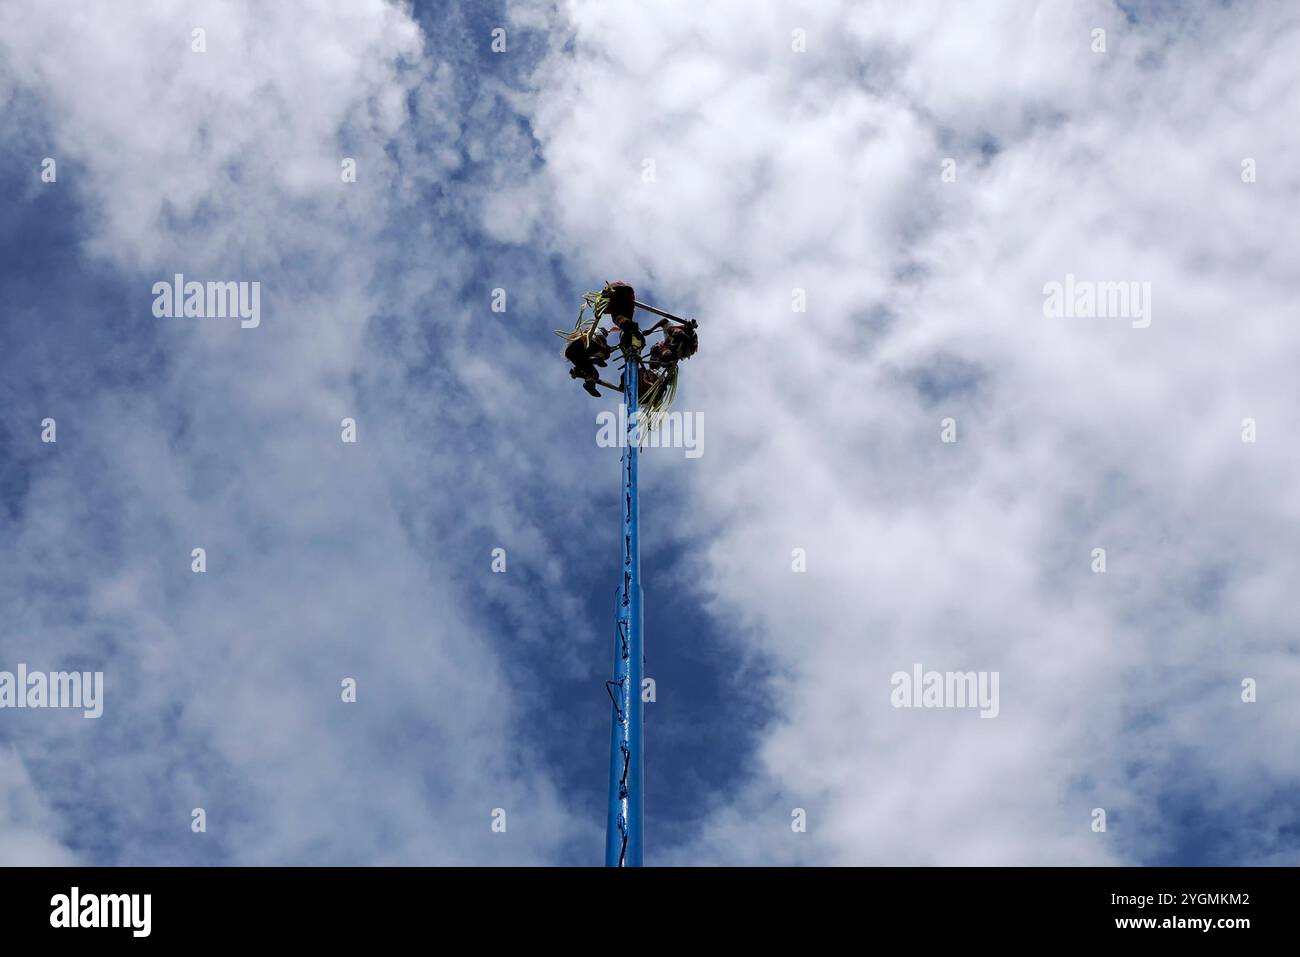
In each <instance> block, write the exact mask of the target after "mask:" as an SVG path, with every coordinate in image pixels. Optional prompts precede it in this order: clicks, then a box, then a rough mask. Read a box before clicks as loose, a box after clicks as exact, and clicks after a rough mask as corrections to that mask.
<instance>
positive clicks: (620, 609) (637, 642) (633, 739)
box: [605, 358, 645, 867]
mask: <svg viewBox="0 0 1300 957" xmlns="http://www.w3.org/2000/svg"><path fill="white" fill-rule="evenodd" d="M639 370H640V362H639V361H638V360H637V359H634V358H629V359H628V360H627V361H626V363H625V364H624V366H623V406H624V408H625V409H626V410H627V423H626V425H625V427H624V443H623V495H622V499H623V525H622V533H621V535H620V536H619V547H620V549H621V552H622V556H623V560H622V576H621V578H620V580H619V585H618V592H617V597H616V599H615V615H614V621H615V629H614V632H615V633H614V680H613V681H611V682H609V684H608V685H607V687H608V689H609V692H610V697H611V698H612V699H613V702H614V704H613V708H612V712H613V730H612V732H611V735H610V745H609V817H608V822H607V826H606V829H605V866H606V867H640V866H641V793H642V784H643V774H642V771H643V768H642V763H641V754H642V746H643V744H644V741H643V738H642V730H641V718H642V712H643V705H642V703H641V679H642V676H643V675H644V673H645V656H644V649H643V647H642V644H641V626H642V620H641V548H640V545H639V544H638V542H637V524H638V515H637V487H636V471H637V453H638V451H639V447H640V444H641V441H640V429H639V428H638V427H637V418H638V415H637V410H638V386H639V379H640V376H639V375H638V372H639Z"/></svg>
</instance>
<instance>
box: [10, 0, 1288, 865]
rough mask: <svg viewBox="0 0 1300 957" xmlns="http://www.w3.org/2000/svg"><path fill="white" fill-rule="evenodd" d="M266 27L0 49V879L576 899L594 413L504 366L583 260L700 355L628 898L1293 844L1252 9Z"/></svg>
mask: <svg viewBox="0 0 1300 957" xmlns="http://www.w3.org/2000/svg"><path fill="white" fill-rule="evenodd" d="M304 9H306V8H304ZM310 10H311V13H310V15H308V14H306V13H304V12H303V10H299V9H297V8H296V5H295V4H283V5H277V7H276V8H275V11H274V12H266V11H262V12H260V13H254V12H252V8H251V6H249V5H244V4H196V5H194V6H193V7H191V8H186V9H185V10H184V11H177V10H175V9H173V7H172V5H169V4H164V3H157V4H132V5H130V6H129V7H128V5H125V4H122V5H114V4H105V5H102V6H98V7H96V8H94V9H93V10H81V11H80V12H79V13H77V14H76V15H75V16H72V15H69V14H68V13H67V12H66V11H63V10H60V9H59V5H58V4H16V5H11V6H10V7H8V8H6V10H5V12H4V13H3V14H0V28H3V29H0V36H2V37H3V39H0V102H3V104H4V109H3V114H2V118H0V133H3V136H2V137H0V139H2V141H3V142H4V144H5V145H4V148H3V149H0V186H3V191H2V192H0V195H3V197H4V216H3V217H2V218H0V248H2V250H3V253H4V255H3V257H0V295H2V296H3V306H4V308H3V322H4V342H5V348H4V350H3V353H2V354H0V395H3V398H4V408H5V410H6V411H5V415H4V416H3V417H2V418H0V498H2V499H3V502H4V506H5V507H4V509H3V510H2V511H0V545H2V547H0V556H2V557H0V612H2V620H3V622H4V625H3V630H0V670H4V669H10V670H12V669H13V668H15V667H16V666H17V664H18V663H19V662H24V663H26V664H27V665H28V666H29V667H31V668H33V669H36V668H44V669H46V670H50V671H54V670H65V669H70V668H77V669H85V670H102V671H103V672H104V674H105V683H106V688H107V691H106V701H105V710H104V716H103V717H102V718H100V719H98V720H84V719H82V717H81V716H80V714H79V713H71V712H58V711H53V710H48V711H39V710H21V711H20V710H8V709H6V710H3V711H0V861H6V862H9V863H14V862H21V863H61V862H76V863H87V864H169V863H184V864H209V863H211V864H245V863H246V864H281V863H283V864H387V863H403V864H423V863H429V864H435V863H436V864H442V863H446V864H471V863H489V864H546V863H559V864H591V863H596V862H598V861H599V860H600V859H601V854H602V845H603V814H604V805H605V787H606V782H605V778H604V774H605V768H606V762H607V753H606V749H607V747H608V735H609V726H608V722H609V714H608V708H607V706H606V704H605V702H606V699H605V694H604V690H603V682H604V680H605V678H606V677H607V674H606V672H607V670H608V668H609V658H610V653H609V644H610V641H611V634H610V628H611V623H610V610H611V607H610V606H611V603H612V595H613V590H614V587H615V584H616V582H615V575H614V570H615V568H616V560H617V543H616V537H615V536H616V528H617V524H616V523H617V517H616V516H617V512H618V502H617V481H618V469H617V464H616V463H617V458H618V452H617V450H614V449H603V448H599V447H598V446H597V444H596V442H595V434H596V422H595V414H596V412H597V411H599V410H601V409H606V408H612V407H613V404H614V403H613V399H607V400H601V401H599V402H597V401H594V400H592V399H590V398H589V397H588V396H586V395H585V394H583V393H582V392H581V391H580V390H579V389H578V388H577V386H576V384H575V383H573V381H572V380H570V379H569V378H568V376H567V375H566V374H565V369H564V365H563V362H562V360H561V359H560V357H559V355H558V348H557V346H558V343H559V340H557V339H556V338H555V337H554V336H553V335H552V333H551V330H553V329H555V328H560V327H564V326H568V325H570V324H571V322H572V317H573V316H574V314H575V312H576V308H577V305H578V301H579V297H580V294H581V292H583V291H585V290H587V289H592V288H597V287H598V286H599V284H600V283H601V282H602V281H604V280H606V279H615V278H623V279H626V280H628V281H629V282H632V283H633V284H634V285H636V287H637V290H638V294H639V297H640V298H642V299H645V300H648V301H651V302H655V303H662V304H663V305H665V306H667V307H669V308H675V310H676V311H679V312H682V313H686V314H693V315H697V316H699V317H700V321H701V332H702V346H701V352H700V354H699V355H698V356H697V357H695V358H694V359H692V360H691V362H690V363H689V364H688V365H687V366H686V367H685V368H684V373H685V374H684V385H683V391H682V393H681V396H680V398H679V405H680V407H681V408H682V409H683V410H685V411H687V412H690V413H692V414H695V415H699V416H701V417H702V419H703V421H704V423H705V430H704V443H705V444H704V454H703V455H702V456H700V457H699V458H698V459H694V458H686V457H685V456H684V455H683V454H682V451H681V450H679V449H654V450H649V451H647V452H646V453H645V458H644V460H643V467H642V477H643V478H642V481H643V496H644V497H643V504H642V522H643V526H642V546H643V556H642V558H643V567H644V573H645V582H644V585H645V589H646V595H647V602H648V604H647V612H646V630H647V643H648V644H647V673H648V674H650V675H651V676H653V677H654V678H655V680H656V684H657V693H658V700H657V701H655V702H654V703H653V704H651V705H648V708H647V754H648V766H647V772H646V787H647V819H646V845H647V862H648V863H652V864H653V863H685V864H708V863H803V864H811V863H826V864H936V863H937V864H1021V863H1051V864H1064V863H1083V864H1102V863H1111V864H1143V863H1153V864H1154V863H1160V864H1167V863H1188V864H1208V863H1296V861H1297V845H1296V806H1295V800H1294V794H1295V793H1296V789H1295V786H1296V782H1297V775H1298V774H1300V751H1298V750H1297V747H1298V746H1297V743H1296V742H1297V741H1298V740H1300V736H1297V735H1296V734H1295V730H1296V724H1297V720H1298V719H1300V710H1297V705H1296V703H1295V702H1296V700H1297V699H1296V696H1295V690H1296V685H1297V681H1300V665H1298V664H1297V659H1296V653H1297V643H1296V638H1295V636H1294V628H1293V625H1292V622H1293V620H1294V618H1295V615H1294V610H1295V605H1294V600H1293V598H1292V597H1291V592H1290V585H1289V583H1290V582H1292V581H1294V577H1295V573H1296V572H1297V571H1300V568H1297V562H1298V561H1300V559H1298V558H1297V555H1300V549H1297V548H1296V547H1295V546H1296V545H1297V544H1300V499H1298V498H1297V492H1296V491H1295V488H1296V483H1295V482H1294V481H1293V477H1294V455H1293V454H1292V453H1291V451H1290V448H1289V445H1290V443H1289V438H1288V436H1289V435H1290V434H1291V433H1292V432H1293V431H1294V428H1295V410H1294V402H1293V396H1294V390H1293V388H1291V387H1290V382H1291V371H1290V357H1293V356H1294V355H1295V354H1296V352H1295V347H1296V346H1298V345H1300V341H1298V340H1297V333H1296V331H1295V328H1294V322H1293V321H1292V318H1293V315H1294V301H1295V295H1296V293H1297V291H1300V290H1298V289H1297V287H1298V286H1300V278H1298V277H1297V274H1296V272H1295V269H1294V258H1295V257H1294V253H1295V234H1294V229H1293V227H1292V225H1291V224H1290V216H1289V213H1288V212H1287V211H1288V210H1291V209H1294V207H1295V200H1296V198H1297V194H1300V179H1298V178H1297V175H1296V173H1295V169H1294V163H1293V162H1292V159H1293V157H1294V156H1295V155H1296V153H1295V148H1296V146H1297V143H1296V134H1295V132H1294V130H1293V129H1292V127H1293V124H1291V123H1290V122H1288V121H1287V120H1286V117H1287V116H1288V115H1289V114H1288V107H1287V103H1288V100H1287V91H1289V90H1293V89H1294V88H1295V81H1296V79H1297V77H1296V76H1295V73H1296V70H1297V67H1296V66H1295V61H1296V58H1294V57H1291V56H1288V55H1287V53H1286V51H1287V49H1288V48H1290V49H1294V48H1295V46H1296V43H1297V40H1298V39H1300V36H1298V33H1297V29H1298V28H1297V22H1296V20H1295V18H1294V17H1293V16H1290V15H1288V14H1286V13H1284V12H1282V11H1279V10H1277V9H1274V8H1271V7H1269V8H1266V7H1260V8H1254V9H1252V10H1251V11H1250V13H1249V15H1247V14H1246V13H1245V12H1243V11H1239V10H1236V9H1233V8H1230V7H1217V6H1216V7H1207V8H1205V9H1203V10H1200V11H1198V12H1196V13H1195V14H1188V13H1187V12H1185V11H1182V10H1180V9H1178V8H1171V7H1167V6H1165V5H1153V6H1150V7H1143V6H1141V5H1138V6H1134V5H1131V4H1126V5H1124V6H1123V8H1120V7H1118V6H1115V5H1112V4H1107V3H1081V4H1077V5H1071V6H1070V7H1069V9H1064V8H1063V7H1062V6H1058V5H1051V4H1032V3H1011V2H1008V3H996V4H987V5H983V4H982V5H980V6H979V7H978V9H971V8H969V7H968V6H965V5H948V4H938V3H934V4H919V5H916V8H915V9H910V8H909V11H908V12H907V13H901V12H898V11H897V10H896V9H894V8H889V16H884V15H883V14H884V12H885V11H886V8H885V7H881V6H875V5H872V4H847V3H846V4H837V3H819V4H796V3H775V2H773V3H760V4H746V3H741V2H739V0H737V2H735V3H732V2H719V3H716V4H711V5H709V7H708V8H707V10H699V9H696V7H695V6H693V5H691V4H687V3H676V2H665V3H660V4H653V5H648V6H647V5H642V6H638V7H635V8H631V7H629V8H624V7H617V8H615V7H612V6H610V5H601V4H595V3H581V2H580V3H574V4H567V5H564V6H562V7H558V8H553V7H552V5H551V4H549V3H543V2H532V0H521V2H510V3H504V2H503V3H484V4H474V5H472V6H463V5H444V4H417V5H415V6H414V7H405V6H395V5H389V4H384V3H381V2H378V0H375V2H372V3H351V4H337V5H335V4H315V5H312V6H311V7H310ZM196 27H200V28H202V29H204V30H205V31H206V32H205V40H206V49H205V51H204V52H202V53H198V52H194V51H193V50H192V49H191V42H192V33H191V31H192V30H193V29H194V28H196ZM497 28H501V29H504V30H505V31H506V33H505V36H506V49H505V50H504V51H503V52H494V51H493V50H492V48H491V44H492V31H493V30H494V29H497ZM1099 28H1100V29H1104V30H1106V31H1107V33H1106V48H1105V50H1102V51H1098V50H1096V49H1094V47H1095V44H1096V37H1095V34H1094V31H1095V30H1096V29H1099ZM799 35H802V44H803V49H802V50H797V49H796V46H797V45H798V44H799V43H800V42H801V41H800V40H799ZM45 157H52V158H54V159H55V160H56V161H57V171H58V176H57V180H56V181H55V182H53V183H46V182H42V180H41V177H40V170H41V162H42V160H43V159H44V158H45ZM344 157H349V158H353V159H355V160H356V163H357V170H358V175H357V181H356V182H355V183H343V182H342V181H341V179H340V176H339V168H340V162H341V160H342V159H343V158H344ZM1246 158H1250V159H1251V160H1252V162H1253V163H1254V164H1255V165H1256V166H1257V168H1258V177H1257V178H1256V179H1253V180H1251V181H1250V182H1247V181H1246V180H1245V179H1244V178H1243V162H1244V160H1245V159H1246ZM947 159H952V160H953V161H954V163H955V166H954V168H955V169H956V171H957V175H956V179H955V181H952V180H948V179H945V178H944V177H943V175H942V173H943V170H944V165H943V164H944V161H945V160H947ZM647 161H650V162H651V166H652V169H653V171H654V176H653V178H651V179H649V180H647V177H646V169H647V166H646V163H647ZM178 272H179V273H184V274H185V275H186V276H187V277H188V278H196V279H200V280H234V281H245V280H247V281H253V280H255V281H258V282H260V283H261V289H262V297H263V298H262V319H261V323H260V325H259V326H258V327H257V328H255V329H241V328H240V327H239V325H238V323H237V322H229V321H226V320H213V319H198V318H188V319H187V318H172V319H166V318H157V317H155V316H154V315H153V313H152V310H151V305H152V301H153V295H152V291H151V290H152V287H153V284H154V283H155V282H158V281H160V280H170V278H171V277H172V276H173V275H174V274H175V273H178ZM1067 274H1071V275H1074V276H1077V277H1079V278H1081V279H1083V280H1085V281H1097V282H1129V281H1133V282H1138V283H1143V282H1145V283H1149V284H1150V288H1151V290H1152V291H1151V298H1150V304H1151V313H1150V316H1151V321H1150V324H1149V325H1147V326H1145V327H1139V326H1138V324H1136V323H1135V322H1131V321H1130V319H1129V317H1127V316H1121V317H1104V316H1097V317H1071V318H1060V317H1057V318H1050V317H1048V316H1046V315H1045V314H1044V309H1043V299H1044V285H1045V284H1046V283H1049V282H1054V281H1063V280H1064V279H1065V277H1066V275H1067ZM497 288H501V289H504V290H505V291H506V295H507V308H506V311H505V312H504V313H496V312H493V311H492V310H491V308H490V304H491V299H492V291H493V290H494V289H497ZM799 290H802V291H803V293H804V296H805V298H806V301H807V310H806V311H796V309H795V307H794V306H793V305H792V302H793V299H794V296H793V294H794V293H795V292H796V291H799ZM47 416H48V417H53V418H55V419H56V420H57V423H58V425H57V428H58V440H57V442H56V443H53V444H50V443H42V442H41V440H40V436H41V421H42V419H44V418H45V417H47ZM344 417H351V418H354V419H355V421H356V423H357V430H358V441H357V442H356V443H355V444H344V443H342V442H341V441H340V438H339V435H340V421H341V420H342V419H343V418H344ZM948 418H951V419H952V420H953V421H954V423H955V428H956V436H957V441H955V442H944V441H942V440H941V431H942V428H943V426H942V423H943V422H944V421H945V420H947V419H948ZM1247 418H1249V419H1250V420H1252V421H1253V422H1255V423H1257V425H1258V433H1259V438H1258V440H1257V441H1255V442H1250V443H1247V442H1243V441H1242V438H1241V434H1242V429H1243V427H1244V426H1243V421H1244V420H1245V419H1247ZM194 547H203V548H205V549H206V550H207V555H208V570H207V571H206V572H205V573H204V574H202V575H196V574H194V573H193V572H192V571H191V570H190V553H191V549H192V548H194ZM498 547H500V548H504V549H506V552H507V556H508V558H507V561H508V568H507V571H506V572H505V573H504V574H494V573H493V572H492V571H491V552H492V550H493V549H494V548H498ZM1097 547H1103V548H1105V550H1106V556H1107V568H1106V571H1105V572H1104V573H1102V574H1098V573H1097V572H1096V570H1095V568H1094V559H1093V557H1092V556H1093V549H1095V548H1097ZM796 548H798V549H803V550H804V551H805V552H806V554H807V561H808V567H807V571H806V572H795V571H793V570H792V564H791V562H792V551H793V550H794V549H796ZM918 662H919V663H922V664H924V665H925V667H927V668H937V669H939V670H953V671H966V670H986V671H997V672H999V674H1000V675H1001V689H1002V690H1001V706H1000V713H999V715H998V717H997V719H996V720H992V721H983V720H980V719H979V717H978V715H976V714H973V713H971V712H969V711H961V710H936V711H917V710H899V709H896V708H894V707H892V706H891V704H890V676H891V675H892V674H893V673H895V672H897V671H900V670H904V671H906V670H909V669H911V667H912V665H913V664H914V663H918ZM345 677H353V678H355V679H356V681H357V688H358V698H357V701H356V703H353V704H348V703H344V702H342V701H341V700H340V693H339V687H340V681H341V680H342V679H343V678H345ZM1247 678H1249V679H1252V680H1255V681H1257V682H1258V699H1257V700H1256V701H1253V702H1250V703H1247V702H1244V701H1242V700H1241V682H1242V680H1243V679H1247ZM972 719H973V720H972ZM196 807H202V808H204V809H205V811H206V813H207V820H208V827H207V831H206V832H205V833H194V832H192V830H191V827H190V823H191V812H192V810H193V809H194V808H196ZM498 807H499V808H504V809H505V810H506V812H507V816H508V827H507V830H506V832H505V833H504V834H501V833H494V832H493V831H492V830H491V827H490V825H491V821H492V818H491V815H492V811H493V809H494V808H498ZM795 808H803V809H804V810H805V811H806V812H807V814H808V820H809V826H808V830H807V831H806V832H794V831H792V830H791V827H790V822H791V812H792V810H793V809H795ZM1095 808H1103V809H1105V811H1106V814H1107V820H1108V828H1107V830H1106V831H1105V832H1102V833H1099V832H1096V831H1094V830H1093V829H1092V827H1091V823H1092V821H1093V810H1094V809H1095Z"/></svg>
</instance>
